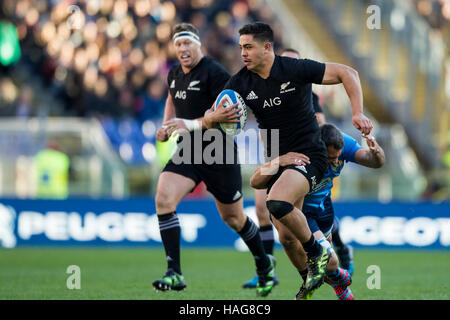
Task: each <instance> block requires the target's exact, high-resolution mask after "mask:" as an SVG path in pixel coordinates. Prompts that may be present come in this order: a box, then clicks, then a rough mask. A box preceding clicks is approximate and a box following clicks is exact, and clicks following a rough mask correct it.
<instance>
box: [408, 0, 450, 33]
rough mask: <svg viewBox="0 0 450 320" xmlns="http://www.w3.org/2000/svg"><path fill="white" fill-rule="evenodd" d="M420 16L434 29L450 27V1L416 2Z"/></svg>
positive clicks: (431, 0)
mask: <svg viewBox="0 0 450 320" xmlns="http://www.w3.org/2000/svg"><path fill="white" fill-rule="evenodd" d="M414 3H415V6H416V8H417V11H418V12H419V14H420V15H421V16H422V17H424V18H425V20H427V22H428V23H429V24H430V26H431V27H432V28H434V29H440V28H443V27H449V26H450V0H414Z"/></svg>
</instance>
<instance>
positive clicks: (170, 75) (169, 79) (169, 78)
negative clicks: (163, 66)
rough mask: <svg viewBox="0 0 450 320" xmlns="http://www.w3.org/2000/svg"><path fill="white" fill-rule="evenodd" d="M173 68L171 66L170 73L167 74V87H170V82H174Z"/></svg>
mask: <svg viewBox="0 0 450 320" xmlns="http://www.w3.org/2000/svg"><path fill="white" fill-rule="evenodd" d="M172 69H173V68H171V69H170V70H169V73H168V74H167V88H170V83H171V82H172V78H173V72H172Z"/></svg>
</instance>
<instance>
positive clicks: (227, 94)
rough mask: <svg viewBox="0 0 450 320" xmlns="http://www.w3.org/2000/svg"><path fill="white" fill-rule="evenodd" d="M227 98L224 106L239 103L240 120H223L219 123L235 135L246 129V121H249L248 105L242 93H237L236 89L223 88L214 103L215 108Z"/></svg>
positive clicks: (228, 132)
mask: <svg viewBox="0 0 450 320" xmlns="http://www.w3.org/2000/svg"><path fill="white" fill-rule="evenodd" d="M223 99H225V102H224V104H223V106H224V108H228V107H230V106H232V105H233V104H235V103H238V105H237V106H236V109H239V108H241V111H239V115H240V116H239V118H238V120H240V122H236V123H234V122H221V123H219V125H220V128H221V129H222V130H223V131H224V132H225V133H226V134H228V135H230V136H235V135H237V134H239V132H241V130H242V129H244V126H245V123H246V122H247V106H246V105H245V102H244V99H242V97H241V95H240V94H239V93H237V92H236V91H234V90H231V89H226V90H223V91H222V92H221V93H220V94H219V96H218V97H217V99H216V102H215V104H214V109H216V108H217V107H218V106H219V104H220V102H221V101H222V100H223Z"/></svg>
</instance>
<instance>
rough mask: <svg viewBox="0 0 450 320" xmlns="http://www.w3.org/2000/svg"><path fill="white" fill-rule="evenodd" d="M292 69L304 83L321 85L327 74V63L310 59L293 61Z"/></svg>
mask: <svg viewBox="0 0 450 320" xmlns="http://www.w3.org/2000/svg"><path fill="white" fill-rule="evenodd" d="M292 68H293V70H292V71H294V72H295V74H296V76H297V77H298V79H299V81H301V82H303V83H316V84H321V83H322V80H323V76H324V74H325V63H321V62H317V61H314V60H309V59H293V63H292Z"/></svg>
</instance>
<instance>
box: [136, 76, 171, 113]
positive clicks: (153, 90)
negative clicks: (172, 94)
mask: <svg viewBox="0 0 450 320" xmlns="http://www.w3.org/2000/svg"><path fill="white" fill-rule="evenodd" d="M166 92H167V89H166V86H165V83H164V82H163V81H162V80H160V79H156V80H154V81H152V82H150V83H149V84H148V86H147V91H146V92H145V93H144V94H143V95H142V96H141V99H140V100H138V101H137V103H136V104H135V113H136V115H137V118H138V119H139V120H140V121H141V122H144V121H145V120H147V119H158V118H161V117H162V116H163V113H164V106H165V103H166V98H167V94H166Z"/></svg>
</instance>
